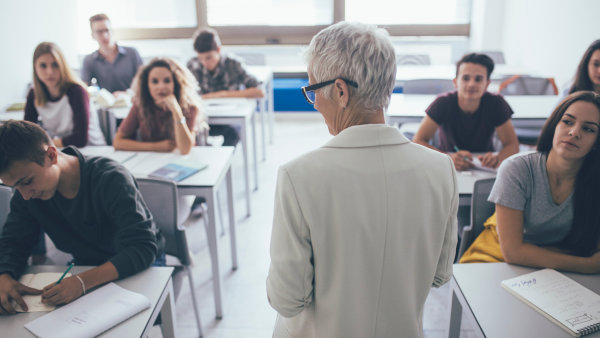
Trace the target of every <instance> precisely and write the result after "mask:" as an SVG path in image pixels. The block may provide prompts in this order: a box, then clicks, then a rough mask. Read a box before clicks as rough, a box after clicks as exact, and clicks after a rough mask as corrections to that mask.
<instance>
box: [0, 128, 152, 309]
mask: <svg viewBox="0 0 600 338" xmlns="http://www.w3.org/2000/svg"><path fill="white" fill-rule="evenodd" d="M0 179H1V180H2V182H3V183H4V184H6V185H9V186H13V187H15V188H16V191H15V193H14V195H13V197H12V200H11V203H10V213H9V214H8V217H7V219H6V223H5V224H4V228H3V231H2V235H1V236H0V314H3V315H6V314H11V313H15V311H14V308H13V307H12V305H11V300H15V301H16V302H17V304H19V305H20V306H21V307H23V308H24V309H27V305H26V304H25V303H24V302H23V299H22V297H21V295H23V294H41V296H42V302H44V303H49V304H53V305H60V304H65V303H69V302H71V301H73V300H75V299H77V298H79V297H80V296H82V295H83V294H85V292H86V290H90V289H92V288H94V287H96V286H99V285H102V284H104V283H107V282H110V281H113V280H116V279H120V278H125V277H128V276H131V275H133V274H135V273H137V272H139V271H141V270H143V269H146V268H147V267H148V266H150V264H152V262H154V260H155V258H156V257H157V251H158V246H157V239H156V233H155V229H154V227H153V222H152V216H151V215H150V212H149V211H148V208H147V207H146V205H145V204H144V200H143V198H142V196H141V194H140V192H139V191H138V189H137V185H136V182H135V180H134V178H133V176H131V174H130V173H129V172H128V171H127V170H126V169H125V168H124V167H123V166H121V165H120V164H119V163H117V162H115V161H113V160H110V159H107V158H103V157H85V156H83V155H82V154H81V153H80V152H79V151H78V150H77V149H76V148H74V147H66V148H64V149H63V150H62V151H60V150H58V149H57V148H56V146H55V145H54V144H53V143H52V141H51V140H50V138H49V137H48V136H47V134H46V133H45V132H44V130H43V129H42V128H40V127H39V126H38V125H36V124H34V123H31V122H28V121H14V120H11V121H8V122H6V123H5V124H3V125H1V126H0ZM40 229H41V230H44V231H45V232H46V233H47V234H48V236H49V237H50V238H51V239H52V240H53V242H54V243H55V244H56V247H57V248H58V249H59V250H61V251H64V252H66V253H69V254H71V255H73V257H74V262H75V264H77V265H97V267H95V268H92V269H90V270H87V271H85V272H82V273H80V274H78V275H75V276H71V277H67V278H64V279H63V280H62V281H61V283H60V284H57V285H55V284H51V285H48V286H46V287H45V288H44V289H43V290H42V291H40V290H36V289H32V288H29V287H26V286H24V285H22V284H21V283H19V282H18V281H17V280H18V279H19V277H20V275H21V274H22V273H23V271H24V269H25V267H26V265H27V258H28V256H29V254H30V252H31V249H32V247H33V245H34V243H35V242H36V240H37V238H38V234H39V231H40ZM158 256H159V257H160V258H163V259H164V255H158Z"/></svg>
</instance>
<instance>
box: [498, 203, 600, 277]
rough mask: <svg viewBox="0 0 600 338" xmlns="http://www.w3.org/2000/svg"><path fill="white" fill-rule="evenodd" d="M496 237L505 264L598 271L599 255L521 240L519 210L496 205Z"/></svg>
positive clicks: (599, 264)
mask: <svg viewBox="0 0 600 338" xmlns="http://www.w3.org/2000/svg"><path fill="white" fill-rule="evenodd" d="M496 217H497V220H498V237H499V240H500V248H501V250H502V255H503V256H504V260H505V261H506V262H507V263H511V264H518V265H525V266H533V267H538V268H551V269H557V270H562V271H572V272H578V273H599V272H600V257H598V256H600V255H597V257H594V256H592V257H579V256H574V255H569V254H565V253H561V252H557V251H554V250H551V249H547V248H544V247H540V246H538V245H535V244H530V243H526V242H524V241H523V212H522V211H521V210H516V209H511V208H508V207H505V206H502V205H500V204H496Z"/></svg>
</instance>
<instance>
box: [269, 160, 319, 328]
mask: <svg viewBox="0 0 600 338" xmlns="http://www.w3.org/2000/svg"><path fill="white" fill-rule="evenodd" d="M312 260H313V254H312V244H311V239H310V231H309V229H308V225H307V224H306V221H305V219H304V216H303V214H302V210H301V208H300V205H299V204H298V199H297V197H296V192H295V189H294V185H293V183H292V181H291V179H290V177H289V176H288V172H287V171H286V170H285V168H281V169H280V170H279V174H278V179H277V191H276V193H275V214H274V217H273V232H272V235H271V266H270V268H269V276H268V277H267V297H268V299H269V303H270V304H271V306H272V307H273V308H274V309H275V310H276V311H277V312H278V313H279V314H281V315H282V316H284V317H293V316H295V315H297V314H299V313H300V312H302V310H304V308H306V307H307V306H308V305H309V304H310V303H311V302H312V299H313V278H314V266H313V261H312Z"/></svg>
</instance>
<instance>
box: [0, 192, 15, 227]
mask: <svg viewBox="0 0 600 338" xmlns="http://www.w3.org/2000/svg"><path fill="white" fill-rule="evenodd" d="M12 195H13V190H12V188H11V187H7V186H5V185H2V184H0V232H2V228H3V227H4V223H5V222H6V217H7V216H8V212H9V211H10V199H11V198H12Z"/></svg>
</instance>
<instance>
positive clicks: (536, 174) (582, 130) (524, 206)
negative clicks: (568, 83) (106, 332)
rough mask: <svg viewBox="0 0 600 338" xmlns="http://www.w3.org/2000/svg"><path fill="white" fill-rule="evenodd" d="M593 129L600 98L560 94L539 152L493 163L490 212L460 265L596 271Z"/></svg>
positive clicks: (599, 264)
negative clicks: (497, 264) (495, 174)
mask: <svg viewBox="0 0 600 338" xmlns="http://www.w3.org/2000/svg"><path fill="white" fill-rule="evenodd" d="M599 132H600V95H598V94H595V93H594V92H590V91H581V92H576V93H574V94H571V95H569V96H568V97H567V98H566V99H564V100H563V101H562V102H561V103H560V104H559V105H558V107H557V108H556V109H555V110H554V112H553V113H552V115H551V116H550V117H549V118H548V121H547V122H546V125H545V126H544V129H543V130H542V133H541V136H540V141H539V143H538V146H537V150H538V151H537V152H535V153H528V154H518V155H514V156H512V157H510V158H508V159H507V160H506V161H504V162H503V163H502V165H501V166H500V168H499V170H498V177H497V178H496V182H495V184H494V187H493V189H492V192H491V193H490V197H489V199H488V200H489V201H490V202H494V203H495V204H496V213H495V214H494V215H493V216H492V217H490V219H488V220H487V221H486V223H485V229H484V230H483V232H482V233H481V234H480V235H479V236H478V237H477V239H476V240H475V241H474V242H473V244H472V245H471V247H470V248H469V249H468V250H467V251H466V252H465V254H464V255H463V257H462V259H461V260H460V262H461V263H472V262H499V261H500V262H501V261H506V262H508V263H513V264H519V265H526V266H534V267H543V268H553V269H558V270H564V271H573V272H579V273H600V226H599V225H600V208H599V207H600V205H599V201H600V175H598V173H600V138H599V137H598V133H599ZM496 228H497V232H496Z"/></svg>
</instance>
